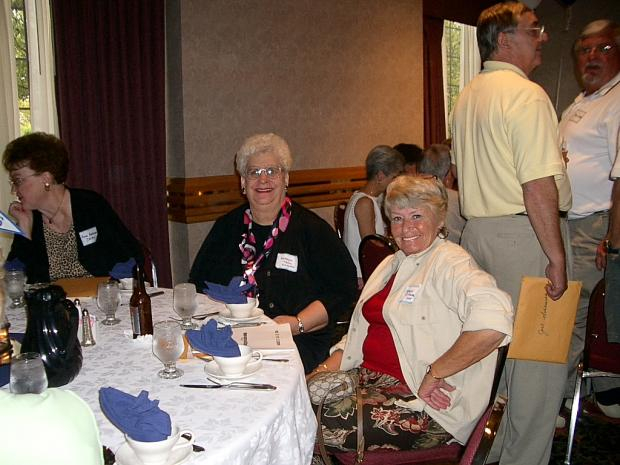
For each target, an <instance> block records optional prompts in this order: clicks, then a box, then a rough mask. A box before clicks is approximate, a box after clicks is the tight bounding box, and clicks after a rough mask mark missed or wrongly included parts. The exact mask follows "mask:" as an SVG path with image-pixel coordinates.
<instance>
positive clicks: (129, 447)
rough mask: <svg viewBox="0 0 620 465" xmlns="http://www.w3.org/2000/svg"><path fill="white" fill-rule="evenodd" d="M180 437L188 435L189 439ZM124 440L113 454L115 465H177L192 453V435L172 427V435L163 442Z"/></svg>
mask: <svg viewBox="0 0 620 465" xmlns="http://www.w3.org/2000/svg"><path fill="white" fill-rule="evenodd" d="M182 435H189V436H190V439H189V440H188V439H186V438H184V437H182ZM125 440H126V442H125V443H124V444H123V445H122V446H121V447H119V449H118V450H117V451H116V454H115V457H116V464H117V465H179V464H181V463H183V462H185V461H186V460H187V459H188V458H189V457H190V455H191V453H192V450H193V448H192V446H193V444H194V434H193V433H192V432H191V431H189V430H182V431H181V430H179V428H178V427H177V426H175V425H172V434H171V435H170V436H169V437H168V438H167V439H164V440H163V441H155V442H143V441H136V440H134V439H131V438H130V437H129V436H127V435H125Z"/></svg>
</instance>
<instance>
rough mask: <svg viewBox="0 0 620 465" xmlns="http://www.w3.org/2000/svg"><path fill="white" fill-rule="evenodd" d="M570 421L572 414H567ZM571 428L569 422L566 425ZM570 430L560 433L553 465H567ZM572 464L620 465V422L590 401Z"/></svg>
mask: <svg viewBox="0 0 620 465" xmlns="http://www.w3.org/2000/svg"><path fill="white" fill-rule="evenodd" d="M564 413H565V414H566V418H569V417H570V411H568V410H566V411H565V412H564ZM566 423H567V425H568V421H567V422H566ZM567 440H568V428H563V429H561V430H557V431H556V435H555V440H554V441H553V450H552V451H551V461H550V462H549V463H550V465H562V464H564V456H565V455H566V443H567ZM571 463H572V464H574V465H617V464H620V419H613V418H608V417H606V416H605V415H603V414H602V413H601V412H600V411H599V409H598V408H597V407H596V405H595V404H593V403H592V402H589V401H586V402H585V405H584V409H583V411H582V414H581V415H580V416H579V418H578V420H577V428H576V436H575V443H574V445H573V454H572V458H571Z"/></svg>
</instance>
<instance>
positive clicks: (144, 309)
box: [129, 265, 153, 339]
mask: <svg viewBox="0 0 620 465" xmlns="http://www.w3.org/2000/svg"><path fill="white" fill-rule="evenodd" d="M129 314H130V316H131V328H132V330H133V338H134V339H135V338H137V337H138V336H144V335H145V334H153V315H152V314H151V298H150V297H149V295H148V294H147V293H146V287H145V286H144V272H143V271H142V268H141V267H140V265H136V268H135V270H134V276H133V293H132V294H131V299H129Z"/></svg>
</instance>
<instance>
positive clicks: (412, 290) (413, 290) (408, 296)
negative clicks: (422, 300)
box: [401, 284, 422, 304]
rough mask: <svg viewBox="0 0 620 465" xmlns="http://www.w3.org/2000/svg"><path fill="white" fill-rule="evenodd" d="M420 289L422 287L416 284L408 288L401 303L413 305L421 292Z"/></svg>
mask: <svg viewBox="0 0 620 465" xmlns="http://www.w3.org/2000/svg"><path fill="white" fill-rule="evenodd" d="M420 287H422V286H420V285H419V284H416V285H415V286H407V288H406V289H405V292H404V294H403V298H402V299H401V302H402V303H404V304H412V303H413V302H414V300H415V297H416V295H417V293H418V291H419V290H420Z"/></svg>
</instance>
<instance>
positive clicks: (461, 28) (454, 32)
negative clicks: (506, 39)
mask: <svg viewBox="0 0 620 465" xmlns="http://www.w3.org/2000/svg"><path fill="white" fill-rule="evenodd" d="M441 48H442V53H443V81H444V108H445V115H446V135H447V137H450V116H451V115H452V110H453V108H454V105H455V103H456V99H457V97H458V96H459V94H460V92H461V90H463V87H465V85H467V83H468V82H469V81H471V79H473V77H474V76H476V75H477V74H478V73H479V72H480V52H479V51H478V41H477V40H476V28H475V27H473V26H469V25H467V24H461V23H457V22H453V21H444V26H443V38H442V40H441Z"/></svg>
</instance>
